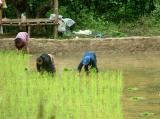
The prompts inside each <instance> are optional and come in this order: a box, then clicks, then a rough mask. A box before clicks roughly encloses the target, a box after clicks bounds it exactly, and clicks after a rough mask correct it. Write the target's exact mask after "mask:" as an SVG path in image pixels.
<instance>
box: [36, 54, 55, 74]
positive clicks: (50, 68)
mask: <svg viewBox="0 0 160 119" xmlns="http://www.w3.org/2000/svg"><path fill="white" fill-rule="evenodd" d="M37 70H38V71H39V72H42V73H43V72H45V71H46V72H48V73H55V72H56V69H55V65H54V63H53V57H51V54H42V55H41V56H39V57H38V58H37Z"/></svg>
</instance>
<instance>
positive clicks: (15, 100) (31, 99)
mask: <svg viewBox="0 0 160 119" xmlns="http://www.w3.org/2000/svg"><path fill="white" fill-rule="evenodd" d="M0 58H1V60H2V61H3V62H0V67H1V68H2V67H3V70H1V71H0V92H1V93H0V107H1V110H0V118H1V119H18V118H23V119H51V117H52V118H53V117H55V118H58V119H64V117H65V119H71V118H73V119H81V118H84V119H97V118H100V119H106V118H108V119H117V118H118V119H123V114H122V105H121V95H122V73H121V72H119V71H112V72H111V71H110V72H109V71H108V72H105V73H99V74H98V75H95V73H93V75H90V76H86V75H83V74H82V75H81V76H78V75H77V73H76V72H74V71H68V68H66V70H67V71H64V72H63V73H62V74H58V73H57V74H56V75H55V76H54V77H51V76H49V75H48V74H44V75H40V74H39V73H37V72H35V71H31V70H30V69H29V68H28V61H29V56H28V55H25V54H24V55H22V54H16V53H14V52H5V53H4V52H0ZM26 68H28V70H26ZM111 112H112V113H111Z"/></svg>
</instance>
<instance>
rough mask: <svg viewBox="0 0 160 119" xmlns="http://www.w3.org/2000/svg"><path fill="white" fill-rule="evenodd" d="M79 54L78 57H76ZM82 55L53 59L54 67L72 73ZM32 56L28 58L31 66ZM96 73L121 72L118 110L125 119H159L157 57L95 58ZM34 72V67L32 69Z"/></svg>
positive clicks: (102, 56) (144, 55) (118, 56)
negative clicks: (66, 69)
mask: <svg viewBox="0 0 160 119" xmlns="http://www.w3.org/2000/svg"><path fill="white" fill-rule="evenodd" d="M80 54H82V53H80ZM81 56H82V55H79V56H78V55H76V56H74V55H73V56H65V57H63V56H55V63H56V67H57V69H58V70H59V71H61V70H62V69H63V68H65V67H70V68H74V69H75V70H76V68H77V66H78V64H79V62H80V60H81ZM34 60H35V56H34V57H33V58H32V66H35V65H34ZM97 60H98V68H99V70H100V72H105V71H108V70H120V71H122V72H123V83H124V84H123V85H124V89H123V96H122V105H123V107H122V109H123V113H124V118H125V119H143V118H144V119H145V118H149V119H159V117H160V111H159V110H160V62H159V61H160V56H159V55H156V54H154V53H153V54H152V53H150V54H138V55H108V56H106V55H105V56H104V55H98V56H97ZM34 68H35V67H34Z"/></svg>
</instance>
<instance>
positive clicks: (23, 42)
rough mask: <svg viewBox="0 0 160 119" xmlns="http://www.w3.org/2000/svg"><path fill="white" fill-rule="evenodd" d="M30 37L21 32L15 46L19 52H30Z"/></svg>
mask: <svg viewBox="0 0 160 119" xmlns="http://www.w3.org/2000/svg"><path fill="white" fill-rule="evenodd" d="M28 41H29V35H28V33H27V32H19V33H18V34H17V36H16V39H15V40H14V42H15V46H16V48H17V49H18V50H25V51H26V52H29V48H28Z"/></svg>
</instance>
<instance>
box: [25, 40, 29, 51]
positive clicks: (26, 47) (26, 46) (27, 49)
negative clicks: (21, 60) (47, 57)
mask: <svg viewBox="0 0 160 119" xmlns="http://www.w3.org/2000/svg"><path fill="white" fill-rule="evenodd" d="M25 50H26V52H27V53H29V47H28V42H26V44H25Z"/></svg>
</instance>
